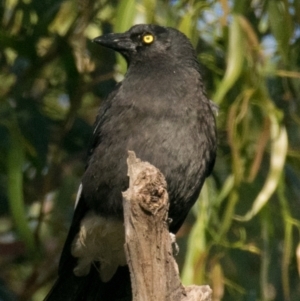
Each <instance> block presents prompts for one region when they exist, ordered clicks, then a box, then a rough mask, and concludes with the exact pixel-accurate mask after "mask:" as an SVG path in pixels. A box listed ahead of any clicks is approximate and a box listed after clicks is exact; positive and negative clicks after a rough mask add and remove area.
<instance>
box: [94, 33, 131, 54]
mask: <svg viewBox="0 0 300 301" xmlns="http://www.w3.org/2000/svg"><path fill="white" fill-rule="evenodd" d="M93 42H95V43H98V44H100V45H102V46H104V47H107V48H111V49H113V50H115V51H119V52H122V51H130V50H131V51H134V50H135V45H134V43H133V41H132V40H131V39H130V35H129V33H127V32H125V33H109V34H105V35H103V36H100V37H97V38H95V39H93Z"/></svg>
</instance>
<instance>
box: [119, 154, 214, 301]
mask: <svg viewBox="0 0 300 301" xmlns="http://www.w3.org/2000/svg"><path fill="white" fill-rule="evenodd" d="M127 164H128V176H129V178H130V184H129V188H128V190H127V191H126V192H124V193H123V206H124V222H125V237H126V243H125V252H126V257H127V262H128V265H129V269H130V274H131V275H130V276H131V284H132V293H133V301H192V300H197V301H209V300H211V289H210V287H209V286H189V287H184V286H183V285H182V284H181V282H180V278H179V273H178V267H177V264H176V262H175V260H174V257H173V251H172V239H171V236H170V233H169V231H168V208H169V202H168V193H167V184H166V180H165V178H164V176H163V175H162V173H161V172H160V171H159V170H158V169H157V168H155V167H154V166H153V165H151V164H149V163H148V162H142V161H141V160H140V159H137V158H136V156H135V153H134V152H132V151H129V156H128V159H127Z"/></svg>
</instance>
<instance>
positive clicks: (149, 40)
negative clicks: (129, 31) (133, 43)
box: [143, 33, 154, 44]
mask: <svg viewBox="0 0 300 301" xmlns="http://www.w3.org/2000/svg"><path fill="white" fill-rule="evenodd" d="M153 41H154V36H153V35H152V34H149V33H148V34H145V35H144V36H143V42H144V43H145V44H151V43H152V42H153Z"/></svg>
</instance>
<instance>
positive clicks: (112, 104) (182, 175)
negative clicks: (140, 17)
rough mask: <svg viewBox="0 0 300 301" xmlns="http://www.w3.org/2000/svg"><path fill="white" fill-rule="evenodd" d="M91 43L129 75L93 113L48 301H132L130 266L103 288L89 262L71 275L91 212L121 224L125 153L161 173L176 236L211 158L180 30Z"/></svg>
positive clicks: (209, 121) (209, 113) (194, 70)
mask: <svg viewBox="0 0 300 301" xmlns="http://www.w3.org/2000/svg"><path fill="white" fill-rule="evenodd" d="M94 42H96V43H99V44H100V45H103V46H106V47H109V48H112V49H114V50H116V51H118V52H120V53H121V54H122V55H123V56H124V57H125V59H126V61H127V63H128V70H127V73H126V75H125V78H124V80H123V81H122V82H121V83H119V84H118V85H117V86H116V88H115V89H114V91H113V92H112V93H111V94H110V95H109V96H108V98H107V100H106V101H105V102H104V104H103V105H102V106H101V108H100V111H99V114H98V116H97V120H96V122H95V128H94V133H93V139H92V143H91V149H90V151H89V158H88V163H87V168H86V171H85V173H84V175H83V178H82V193H81V194H80V196H79V202H78V205H77V207H76V210H75V213H74V218H73V222H72V225H71V229H70V231H69V235H68V238H67V241H66V243H65V247H64V250H63V254H62V257H61V261H60V267H59V279H58V280H57V282H56V284H55V286H54V288H53V289H52V291H51V292H50V294H49V295H48V297H47V298H46V300H50V301H52V300H56V301H60V300H70V301H71V300H72V301H73V300H130V286H129V285H128V284H129V281H130V280H129V276H128V270H127V267H122V268H119V269H118V270H117V272H116V273H115V275H114V276H113V278H112V279H111V280H110V281H108V282H106V283H103V282H102V281H101V280H100V277H99V276H98V273H97V271H96V268H95V266H94V265H93V266H92V267H91V269H90V270H89V272H88V273H87V275H85V276H80V277H77V276H75V275H74V273H73V269H74V268H75V267H76V265H77V258H75V257H74V256H72V254H73V255H74V253H76V252H74V251H71V249H72V247H71V246H72V244H73V245H74V240H76V237H77V236H76V235H77V234H78V232H79V230H80V223H81V222H82V220H83V218H84V217H85V216H87V215H88V214H89V213H88V212H91V211H93V212H94V213H95V216H96V218H97V217H98V216H99V217H100V216H101V217H105V218H106V219H116V220H117V219H122V214H123V212H122V196H121V192H122V191H125V190H126V189H127V188H128V183H129V181H128V177H127V166H126V158H127V151H128V150H133V151H135V152H136V155H137V157H138V158H140V159H142V160H144V161H148V162H150V163H151V164H153V165H154V166H156V167H158V168H159V169H160V170H161V172H162V173H163V174H164V175H165V177H166V180H167V184H168V193H169V198H170V211H169V216H170V218H171V220H172V222H171V224H170V231H171V232H174V233H176V232H177V231H178V229H179V228H180V226H181V225H182V223H183V221H184V219H185V218H186V215H187V214H188V212H189V210H190V208H191V206H192V205H193V204H194V203H195V201H196V199H197V197H198V195H199V193H200V190H201V187H202V185H203V182H204V180H205V178H206V177H207V176H208V175H209V174H210V173H211V171H212V168H213V165H214V161H215V156H216V130H215V119H214V115H213V105H212V102H211V101H210V100H209V99H208V98H207V96H206V94H205V90H204V86H203V82H202V79H201V75H200V70H199V63H198V61H197V58H196V53H195V51H194V49H193V47H192V45H191V43H190V42H189V40H188V39H187V38H186V37H185V36H184V35H183V34H182V33H180V32H179V31H177V30H176V29H173V28H167V27H160V26H156V25H136V26H134V27H132V28H131V29H130V30H129V31H127V32H125V33H122V34H108V35H104V36H101V37H98V38H96V39H95V40H94ZM95 265H99V263H95ZM100 265H101V263H100ZM106 294H107V295H106ZM126 296H127V297H126ZM101 298H102V299H101Z"/></svg>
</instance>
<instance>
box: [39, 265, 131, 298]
mask: <svg viewBox="0 0 300 301" xmlns="http://www.w3.org/2000/svg"><path fill="white" fill-rule="evenodd" d="M96 300H97V301H99V300H100V301H101V300H103V301H131V300H132V293H131V284H130V275H129V269H128V267H127V266H125V267H119V268H118V270H117V272H116V273H115V275H114V276H113V278H112V279H111V280H110V281H109V282H106V283H104V282H102V281H101V279H100V276H99V272H98V270H97V268H96V267H94V266H93V267H92V268H91V271H90V273H89V274H88V275H87V276H83V277H77V276H75V275H74V273H73V271H71V270H68V271H64V272H62V273H61V274H60V276H59V277H58V279H57V280H56V282H55V284H54V286H53V288H52V290H51V291H50V292H49V294H48V295H47V297H46V298H45V300H44V301H96Z"/></svg>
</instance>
